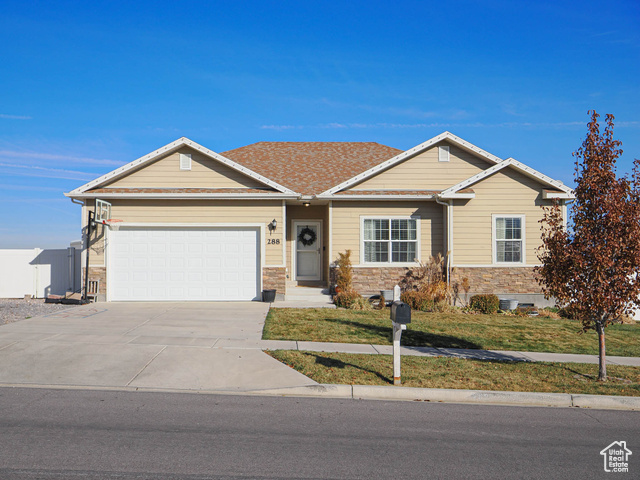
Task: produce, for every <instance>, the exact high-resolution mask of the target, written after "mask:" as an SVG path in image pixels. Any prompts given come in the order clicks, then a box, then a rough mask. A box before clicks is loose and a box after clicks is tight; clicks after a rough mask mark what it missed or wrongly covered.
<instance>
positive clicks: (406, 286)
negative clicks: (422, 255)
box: [400, 254, 446, 291]
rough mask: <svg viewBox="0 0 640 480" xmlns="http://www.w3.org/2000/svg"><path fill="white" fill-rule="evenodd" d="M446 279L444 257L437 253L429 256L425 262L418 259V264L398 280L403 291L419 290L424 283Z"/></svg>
mask: <svg viewBox="0 0 640 480" xmlns="http://www.w3.org/2000/svg"><path fill="white" fill-rule="evenodd" d="M445 279H446V268H445V264H444V257H443V256H442V255H441V254H438V255H437V256H436V257H430V258H429V261H428V262H427V263H422V262H420V261H418V266H417V267H415V268H412V269H410V270H409V271H407V273H405V275H404V278H403V279H402V280H400V287H401V288H402V290H404V291H408V290H421V289H422V288H423V287H424V286H425V285H429V284H431V283H438V282H442V281H444V280H445Z"/></svg>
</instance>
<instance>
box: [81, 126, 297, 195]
mask: <svg viewBox="0 0 640 480" xmlns="http://www.w3.org/2000/svg"><path fill="white" fill-rule="evenodd" d="M183 146H187V147H190V148H193V149H194V150H197V151H198V152H200V153H202V154H204V155H206V156H208V157H210V158H213V159H214V160H217V161H218V162H220V163H222V164H224V165H226V166H227V167H230V168H232V169H234V170H236V171H238V172H240V173H243V174H244V175H247V176H248V177H251V178H253V179H255V180H258V181H259V182H261V183H264V184H265V185H268V186H270V187H272V188H275V189H276V190H278V191H280V192H282V193H286V194H290V195H295V194H296V192H294V191H293V190H289V189H288V188H286V187H284V186H282V185H280V184H279V183H276V182H274V181H273V180H269V179H268V178H266V177H263V176H262V175H260V174H259V173H256V172H254V171H253V170H249V169H248V168H246V167H243V166H242V165H240V164H238V163H236V162H234V161H233V160H229V159H228V158H226V157H223V156H222V155H220V154H219V153H216V152H214V151H213V150H209V149H208V148H205V147H203V146H202V145H200V144H198V143H196V142H194V141H193V140H189V139H188V138H186V137H181V138H179V139H178V140H176V141H174V142H171V143H169V144H167V145H165V146H164V147H160V148H159V149H157V150H154V151H153V152H151V153H149V154H147V155H145V156H143V157H140V158H138V159H137V160H134V161H133V162H130V163H127V164H126V165H123V166H122V167H120V168H116V169H115V170H113V171H111V172H109V173H106V174H105V175H102V176H101V177H98V178H96V179H95V180H92V181H90V182H89V183H85V184H84V185H82V186H81V187H78V188H76V189H75V190H72V191H71V192H69V194H68V196H69V197H73V196H75V195H76V194H81V193H84V192H86V191H87V190H90V189H92V188H96V187H99V186H101V185H103V184H104V183H106V182H108V181H109V180H112V179H115V178H119V177H122V176H124V175H125V174H126V173H127V172H130V171H131V170H133V169H135V168H137V167H140V166H142V165H144V164H146V163H150V162H152V161H154V160H156V159H157V158H158V157H160V156H162V155H167V154H168V153H172V152H174V151H176V150H178V149H179V148H182V147H183Z"/></svg>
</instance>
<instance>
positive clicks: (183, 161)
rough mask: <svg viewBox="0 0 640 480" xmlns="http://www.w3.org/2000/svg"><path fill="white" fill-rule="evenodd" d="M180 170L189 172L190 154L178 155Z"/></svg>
mask: <svg viewBox="0 0 640 480" xmlns="http://www.w3.org/2000/svg"><path fill="white" fill-rule="evenodd" d="M180 170H191V154H190V153H181V154H180Z"/></svg>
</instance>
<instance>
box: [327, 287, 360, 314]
mask: <svg viewBox="0 0 640 480" xmlns="http://www.w3.org/2000/svg"><path fill="white" fill-rule="evenodd" d="M359 299H362V297H361V296H360V294H359V293H358V292H355V291H353V290H350V291H347V292H342V291H341V292H338V293H336V294H335V295H334V297H333V303H335V304H336V307H341V308H351V306H352V305H353V304H354V303H355V302H357V301H359ZM360 310H361V309H360Z"/></svg>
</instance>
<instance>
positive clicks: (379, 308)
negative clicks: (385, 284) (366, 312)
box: [375, 295, 387, 310]
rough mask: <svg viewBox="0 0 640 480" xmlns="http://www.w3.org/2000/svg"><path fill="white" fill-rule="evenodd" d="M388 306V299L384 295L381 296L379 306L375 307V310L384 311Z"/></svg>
mask: <svg viewBox="0 0 640 480" xmlns="http://www.w3.org/2000/svg"><path fill="white" fill-rule="evenodd" d="M386 306H387V299H386V298H384V295H380V300H379V301H378V304H377V305H376V306H375V309H376V310H382V309H383V308H384V307H386Z"/></svg>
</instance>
